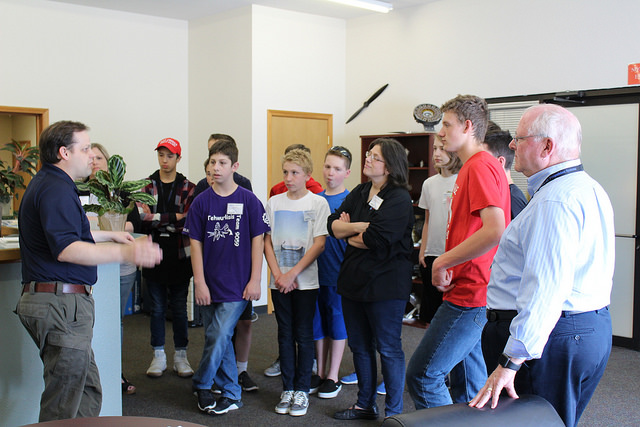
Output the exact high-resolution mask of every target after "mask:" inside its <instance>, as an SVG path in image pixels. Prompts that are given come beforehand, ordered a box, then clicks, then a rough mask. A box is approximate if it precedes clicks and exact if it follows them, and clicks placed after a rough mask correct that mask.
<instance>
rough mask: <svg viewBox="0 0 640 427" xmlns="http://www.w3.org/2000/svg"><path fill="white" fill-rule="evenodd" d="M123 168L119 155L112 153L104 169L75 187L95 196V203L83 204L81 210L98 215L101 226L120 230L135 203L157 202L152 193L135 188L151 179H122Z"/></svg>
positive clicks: (124, 165)
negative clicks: (114, 218)
mask: <svg viewBox="0 0 640 427" xmlns="http://www.w3.org/2000/svg"><path fill="white" fill-rule="evenodd" d="M126 170H127V164H126V163H125V162H124V160H123V159H122V156H119V155H117V154H115V155H113V156H111V157H110V158H109V162H108V167H107V170H106V171H101V170H100V171H98V172H96V176H95V178H92V179H90V180H89V181H87V182H76V185H77V187H78V190H80V191H89V192H90V193H91V194H93V195H94V196H96V197H97V198H98V203H99V204H97V205H96V204H89V205H84V210H85V211H86V212H95V213H97V214H98V217H99V220H100V228H102V229H109V230H124V223H125V220H126V216H127V214H128V213H129V212H131V211H132V210H133V208H134V207H135V202H141V203H146V204H147V205H155V204H156V203H157V202H156V199H155V198H154V197H153V196H152V195H150V194H147V193H143V192H139V191H138V190H140V189H141V188H142V187H144V186H145V185H147V184H149V182H151V181H149V180H148V179H140V180H137V181H125V180H124V175H125V173H126ZM113 217H116V218H117V220H116V222H115V223H113V222H112V221H113V220H112V219H111V218H113ZM110 222H111V223H112V225H111V226H110V225H109V223H110Z"/></svg>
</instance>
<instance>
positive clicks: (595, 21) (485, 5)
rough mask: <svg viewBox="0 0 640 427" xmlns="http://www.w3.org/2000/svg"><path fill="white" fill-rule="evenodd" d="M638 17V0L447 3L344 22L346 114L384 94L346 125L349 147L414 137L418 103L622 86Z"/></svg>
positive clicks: (637, 53)
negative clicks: (375, 138)
mask: <svg viewBox="0 0 640 427" xmlns="http://www.w3.org/2000/svg"><path fill="white" fill-rule="evenodd" d="M639 15H640V2H638V1H636V0H618V1H615V2H608V3H607V2H601V1H595V0H538V1H535V2H531V1H527V0H484V1H481V2H480V1H475V0H446V1H444V0H443V1H439V2H434V3H429V4H427V5H424V6H417V7H413V8H408V9H399V10H394V11H392V12H391V13H389V14H386V15H370V16H367V17H363V18H358V19H352V20H349V21H347V84H346V88H347V90H346V109H347V115H349V114H351V113H352V110H353V111H355V110H356V109H357V108H358V107H359V106H360V105H362V102H363V101H365V100H366V99H367V98H368V97H369V96H370V95H371V94H372V93H373V92H374V91H375V90H376V89H377V88H379V87H380V86H382V85H383V84H385V83H389V87H388V88H387V90H386V91H385V92H384V93H383V94H382V95H381V96H380V97H379V98H378V100H376V101H375V102H374V103H372V104H371V106H370V107H369V108H368V109H367V110H365V111H364V112H363V113H361V115H360V116H359V117H358V118H357V119H356V120H354V121H353V122H351V123H350V124H348V125H347V126H346V130H345V136H346V141H345V143H346V144H347V145H348V146H349V147H350V148H354V149H355V150H356V152H357V151H359V145H354V144H357V139H358V136H359V135H362V134H376V133H385V132H389V131H413V132H419V131H421V130H422V126H421V125H419V124H418V123H416V122H415V121H414V120H413V118H412V111H413V108H414V107H415V106H416V105H418V104H421V103H425V102H427V103H432V104H436V105H441V104H442V103H443V102H444V101H446V100H448V99H450V98H452V97H454V96H456V95H457V94H459V93H472V94H476V95H480V96H484V97H498V96H510V95H524V94H531V93H539V92H554V91H564V90H578V89H594V88H609V87H619V86H626V84H627V65H628V64H630V63H634V62H638V60H640V50H638V45H637V42H636V41H637V22H636V21H637V17H638V16H639ZM337 142H339V141H337ZM356 163H359V162H356ZM359 167H360V166H359V165H358V164H356V165H354V169H355V170H358V169H359ZM358 177H359V174H352V181H353V182H357V178H358Z"/></svg>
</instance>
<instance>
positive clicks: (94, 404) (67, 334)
mask: <svg viewBox="0 0 640 427" xmlns="http://www.w3.org/2000/svg"><path fill="white" fill-rule="evenodd" d="M94 310H95V308H94V301H93V297H91V296H90V295H85V294H62V295H56V294H54V293H45V292H38V293H34V294H30V293H28V292H25V293H24V294H23V295H22V296H21V297H20V300H19V302H18V306H17V308H16V313H17V314H18V317H19V318H20V321H21V322H22V324H23V325H24V327H25V328H26V329H27V331H28V332H29V335H30V336H31V338H32V339H33V341H34V342H35V344H36V345H37V346H38V348H39V349H40V358H41V359H42V363H43V365H44V374H43V377H44V391H43V392H42V397H41V400H40V422H43V421H49V420H57V419H66V418H77V417H97V416H98V415H99V414H100V408H101V406H102V388H101V386H100V375H99V373H98V367H97V366H96V362H95V360H94V357H93V350H92V349H91V339H92V337H93V323H94Z"/></svg>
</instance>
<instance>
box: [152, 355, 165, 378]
mask: <svg viewBox="0 0 640 427" xmlns="http://www.w3.org/2000/svg"><path fill="white" fill-rule="evenodd" d="M166 370H167V355H166V354H165V353H164V350H153V360H152V361H151V365H149V369H147V375H148V376H150V377H160V376H162V373H163V372H164V371H166Z"/></svg>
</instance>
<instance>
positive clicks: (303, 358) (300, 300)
mask: <svg viewBox="0 0 640 427" xmlns="http://www.w3.org/2000/svg"><path fill="white" fill-rule="evenodd" d="M317 298H318V290H317V289H308V290H304V291H301V290H298V289H296V290H293V291H291V292H289V293H288V294H283V293H280V291H277V290H274V289H272V290H271V299H272V300H273V308H274V309H275V311H276V320H277V321H278V348H279V350H280V372H282V389H283V390H294V391H305V392H307V393H308V392H309V385H310V383H311V370H312V369H313V358H314V357H315V344H314V342H313V316H314V314H315V310H316V299H317ZM296 347H297V348H296Z"/></svg>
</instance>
